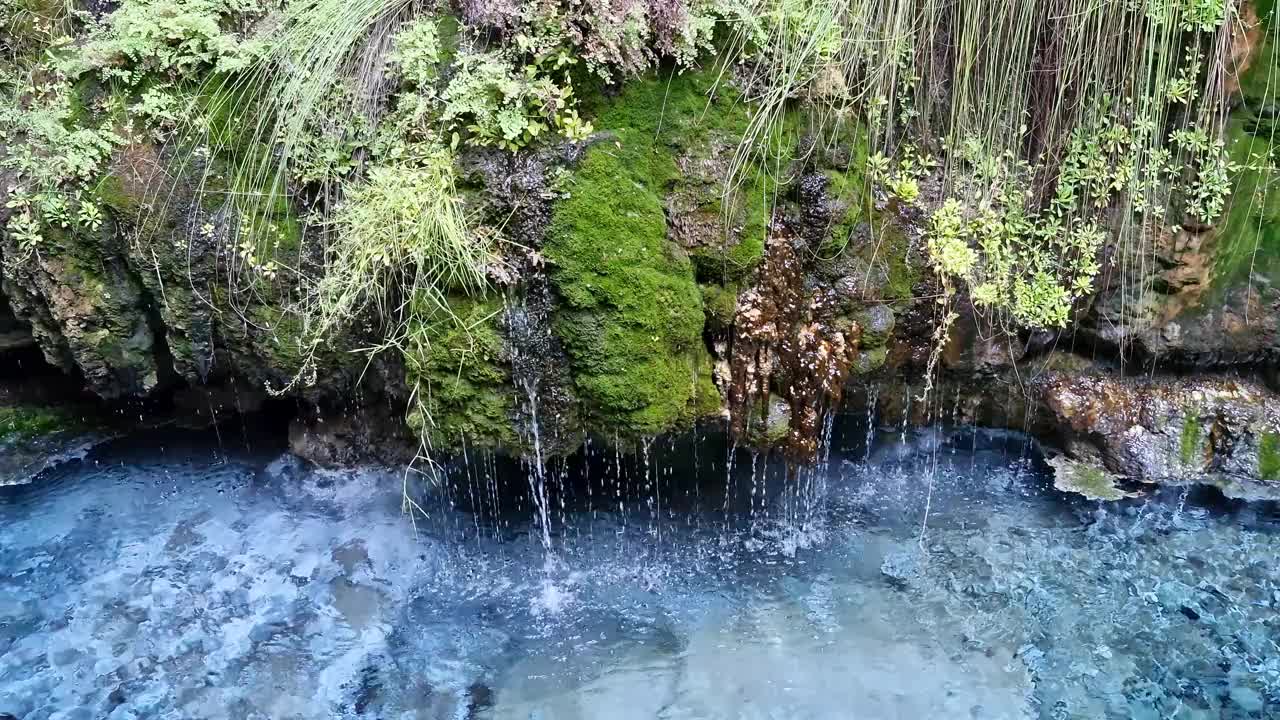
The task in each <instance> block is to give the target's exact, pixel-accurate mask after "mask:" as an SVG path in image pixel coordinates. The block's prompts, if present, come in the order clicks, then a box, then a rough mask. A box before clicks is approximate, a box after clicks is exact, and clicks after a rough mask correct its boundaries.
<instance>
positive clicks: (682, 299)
mask: <svg viewBox="0 0 1280 720" xmlns="http://www.w3.org/2000/svg"><path fill="white" fill-rule="evenodd" d="M657 87H658V86H657V85H656V83H654V82H653V81H647V82H646V83H639V84H638V85H637V86H636V87H635V88H633V89H629V90H628V91H627V92H625V93H624V94H623V95H622V97H620V98H619V99H618V100H617V103H616V105H614V106H612V107H611V108H610V109H609V110H608V111H606V112H605V113H604V114H603V115H602V120H601V122H602V124H604V125H605V126H606V127H610V128H611V129H612V132H613V133H614V135H613V139H612V140H605V141H602V142H598V143H597V144H595V145H594V146H592V147H591V148H590V149H588V150H587V152H586V154H585V156H584V157H583V159H582V161H581V162H580V163H579V165H578V167H577V168H575V170H574V171H573V174H572V176H571V177H570V179H569V181H568V183H567V186H566V197H565V198H564V199H563V200H561V201H560V202H559V203H558V204H557V205H556V207H555V210H554V214H553V216H552V220H551V225H550V227H549V229H548V233H547V243H546V246H545V247H544V254H545V256H546V258H547V259H548V260H549V261H550V262H551V263H552V264H553V268H552V271H551V279H552V282H553V284H554V286H555V289H556V290H557V291H558V293H559V295H560V297H561V298H562V301H563V307H562V308H561V310H560V311H559V312H558V313H557V316H556V319H555V329H556V332H557V334H558V335H559V337H560V338H561V340H562V341H563V343H564V346H565V349H566V351H567V352H568V354H569V356H570V359H571V361H572V364H573V375H574V384H575V386H576V389H577V391H578V394H579V396H580V398H581V399H582V400H583V402H584V403H585V405H586V415H587V416H588V417H589V418H591V421H592V422H594V423H595V424H597V425H598V427H599V428H601V429H609V430H616V431H621V432H624V433H634V434H654V433H659V432H663V431H665V430H669V429H672V428H675V427H679V426H681V425H684V424H687V423H688V422H689V421H690V420H692V418H693V417H694V416H695V415H696V414H697V412H698V409H697V407H698V403H697V398H698V395H699V392H698V387H699V377H700V376H703V375H704V374H709V365H710V360H709V358H707V355H706V352H705V350H704V349H703V346H702V329H703V305H702V294H701V292H700V291H699V289H698V285H697V283H696V281H695V278H694V272H693V265H692V263H691V262H690V261H689V258H688V256H687V255H686V253H685V252H684V250H683V249H682V248H680V247H678V246H677V245H675V244H674V243H672V242H669V240H668V236H667V229H668V228H667V221H666V215H665V212H664V207H663V199H664V194H665V192H666V190H667V189H668V186H669V184H670V182H671V181H672V179H673V178H674V177H675V176H676V173H677V168H676V165H675V156H674V153H673V151H672V148H671V147H669V146H668V145H666V144H664V143H662V142H655V141H654V137H655V132H656V131H657V130H658V123H661V122H663V114H662V112H661V111H659V112H658V113H657V115H656V116H655V115H654V114H652V111H653V110H654V108H655V107H657V108H661V104H660V97H661V96H660V95H658V94H657V93H658V90H657ZM633 92H634V93H636V94H635V95H633V94H632V93H633ZM679 97H680V101H679V102H681V103H684V104H687V103H690V102H692V99H691V97H689V96H687V95H681V96H679ZM671 111H672V113H673V117H672V123H671V125H664V127H663V129H662V132H664V133H665V132H672V133H680V132H681V131H682V130H683V129H685V128H682V126H681V122H680V120H679V119H680V118H682V117H685V112H689V113H691V109H690V108H687V107H686V108H685V112H682V111H681V110H680V109H679V108H675V107H673V108H672V109H671ZM684 137H686V138H688V139H693V138H692V137H691V136H684Z"/></svg>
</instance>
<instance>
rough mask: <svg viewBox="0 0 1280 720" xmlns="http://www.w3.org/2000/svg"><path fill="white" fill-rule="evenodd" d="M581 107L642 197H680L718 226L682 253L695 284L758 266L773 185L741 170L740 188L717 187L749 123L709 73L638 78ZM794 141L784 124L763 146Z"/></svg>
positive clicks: (793, 131)
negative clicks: (640, 186) (614, 143)
mask: <svg viewBox="0 0 1280 720" xmlns="http://www.w3.org/2000/svg"><path fill="white" fill-rule="evenodd" d="M588 106H589V108H590V109H591V110H593V111H594V112H595V113H596V115H597V117H596V119H595V124H596V126H597V127H600V128H601V129H605V130H609V131H611V132H614V133H615V134H616V135H617V136H618V140H619V143H620V145H621V146H622V147H621V148H620V151H621V152H622V153H623V155H624V156H625V157H626V158H627V160H628V161H630V162H634V163H636V165H635V167H634V170H635V174H636V176H637V177H639V178H641V179H642V181H643V182H644V183H645V184H646V186H647V187H648V188H649V189H650V190H652V191H653V192H655V193H656V194H657V195H658V196H659V198H660V199H665V198H666V197H667V195H669V194H672V193H675V194H678V195H681V196H683V197H685V198H687V199H688V200H689V202H690V203H691V204H692V205H693V206H694V207H692V208H688V209H689V210H691V211H692V212H694V213H696V214H697V215H700V216H701V217H703V218H705V219H706V220H707V221H708V224H709V225H711V226H719V227H720V231H719V232H715V233H712V234H711V235H712V236H710V237H705V238H702V239H701V240H702V241H701V242H699V243H697V244H696V246H691V247H689V248H688V252H689V254H690V257H691V259H692V261H693V263H694V267H695V270H696V272H697V274H698V277H699V278H701V279H704V280H710V281H717V282H721V283H724V282H733V281H736V280H739V279H741V278H742V277H744V276H746V275H747V274H748V273H750V272H751V271H752V270H753V269H755V267H756V266H757V265H759V264H760V261H761V259H762V258H763V257H764V241H765V234H766V230H767V226H768V222H769V214H770V210H769V209H770V207H771V206H772V204H773V202H774V195H775V193H776V189H777V186H776V183H775V182H774V180H773V179H772V178H771V176H770V174H769V173H767V172H763V171H762V170H761V168H759V167H758V166H756V165H753V164H749V165H748V166H747V167H745V168H743V169H742V170H741V172H740V173H738V174H737V176H736V180H737V182H739V183H740V184H741V185H740V187H739V188H738V189H737V190H736V191H735V192H733V193H730V194H729V195H728V197H726V195H725V192H724V189H725V185H724V183H725V182H726V181H727V180H728V179H729V177H728V176H729V173H730V170H731V164H732V158H733V157H734V154H735V152H736V151H737V148H738V145H739V143H740V142H741V140H742V138H743V136H744V135H745V134H746V132H747V130H748V127H749V125H750V119H751V116H750V112H749V108H748V107H747V105H746V104H745V102H744V100H743V99H742V97H741V95H740V94H739V93H738V92H737V91H736V90H735V89H734V88H733V87H732V86H731V85H730V84H729V83H728V82H727V81H724V80H722V79H721V78H720V76H719V73H718V72H717V71H716V70H715V69H714V68H707V69H705V70H702V71H699V72H686V73H683V74H671V73H663V74H656V75H650V76H647V77H644V78H640V79H637V80H635V81H632V82H629V83H627V85H626V86H625V87H624V89H623V91H622V93H621V94H620V95H619V96H618V97H617V98H614V99H613V100H611V101H607V102H603V103H600V102H597V104H596V105H595V106H594V107H590V103H588ZM797 137H798V130H797V128H795V127H793V126H791V125H788V126H786V127H784V128H782V129H780V130H779V131H778V132H777V133H775V136H774V137H773V138H771V140H770V142H771V143H772V144H773V145H774V146H775V149H776V148H781V147H790V146H794V145H795V143H796V140H797ZM628 146H630V147H628ZM726 202H727V203H728V205H727V206H726V204H725V203H726Z"/></svg>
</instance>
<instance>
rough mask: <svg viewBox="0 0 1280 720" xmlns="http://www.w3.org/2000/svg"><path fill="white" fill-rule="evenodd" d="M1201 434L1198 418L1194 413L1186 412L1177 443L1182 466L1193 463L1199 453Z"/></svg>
mask: <svg viewBox="0 0 1280 720" xmlns="http://www.w3.org/2000/svg"><path fill="white" fill-rule="evenodd" d="M1202 434H1203V432H1202V430H1201V428H1200V417H1199V416H1198V415H1196V414H1195V413H1194V412H1188V413H1187V415H1186V417H1185V418H1184V419H1183V421H1182V437H1181V438H1180V439H1179V443H1178V453H1179V456H1180V457H1181V458H1182V464H1183V465H1191V464H1193V463H1195V460H1196V456H1197V454H1199V452H1200V438H1201V435H1202Z"/></svg>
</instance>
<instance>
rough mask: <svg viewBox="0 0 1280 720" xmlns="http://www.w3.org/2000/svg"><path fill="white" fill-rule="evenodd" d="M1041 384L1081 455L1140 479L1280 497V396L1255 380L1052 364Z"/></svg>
mask: <svg viewBox="0 0 1280 720" xmlns="http://www.w3.org/2000/svg"><path fill="white" fill-rule="evenodd" d="M1037 392H1038V393H1039V394H1040V397H1041V400H1042V402H1043V404H1044V406H1045V408H1046V409H1047V410H1048V412H1049V413H1051V415H1052V417H1053V418H1054V420H1055V421H1056V423H1057V425H1058V427H1059V430H1060V433H1061V434H1062V440H1063V443H1064V446H1065V448H1066V450H1067V453H1068V454H1069V455H1070V456H1071V457H1072V458H1073V459H1074V460H1076V461H1077V462H1084V463H1095V464H1097V465H1100V466H1102V467H1104V468H1105V469H1106V470H1107V471H1109V472H1111V473H1114V474H1116V475H1120V476H1122V477H1124V478H1126V479H1128V480H1131V481H1135V482H1143V483H1160V484H1168V485H1188V484H1195V483H1200V484H1206V485H1213V486H1216V487H1218V488H1220V489H1221V490H1222V492H1223V494H1225V495H1227V496H1229V497H1234V498H1242V499H1249V500H1258V499H1267V500H1276V499H1280V395H1277V394H1276V393H1274V392H1272V391H1270V390H1268V389H1267V388H1265V387H1263V386H1261V385H1259V384H1257V383H1253V382H1247V381H1243V380H1237V379H1232V378H1215V377H1198V378H1178V379H1119V378H1115V377H1109V376H1105V375H1099V374H1085V375H1068V374H1062V373H1052V374H1049V375H1047V376H1046V377H1045V378H1043V379H1042V380H1041V381H1039V383H1038V387H1037Z"/></svg>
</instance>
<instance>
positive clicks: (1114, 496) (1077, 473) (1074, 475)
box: [1046, 455, 1135, 500]
mask: <svg viewBox="0 0 1280 720" xmlns="http://www.w3.org/2000/svg"><path fill="white" fill-rule="evenodd" d="M1046 462H1048V463H1049V465H1050V466H1051V467H1052V468H1053V486H1054V487H1055V488H1057V489H1058V490H1061V491H1062V492H1073V493H1078V494H1080V495H1083V496H1085V497H1086V498H1089V499H1090V500H1123V499H1124V498H1127V497H1134V496H1135V493H1130V492H1125V491H1124V490H1121V489H1120V488H1119V487H1117V483H1119V482H1120V480H1121V479H1120V478H1119V477H1117V476H1116V475H1114V474H1112V473H1109V472H1107V471H1106V470H1105V469H1103V468H1101V467H1098V466H1097V465H1091V464H1089V463H1084V462H1074V461H1072V460H1070V459H1068V458H1066V457H1063V456H1061V455H1059V456H1058V457H1053V458H1048V459H1047V460H1046Z"/></svg>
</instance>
